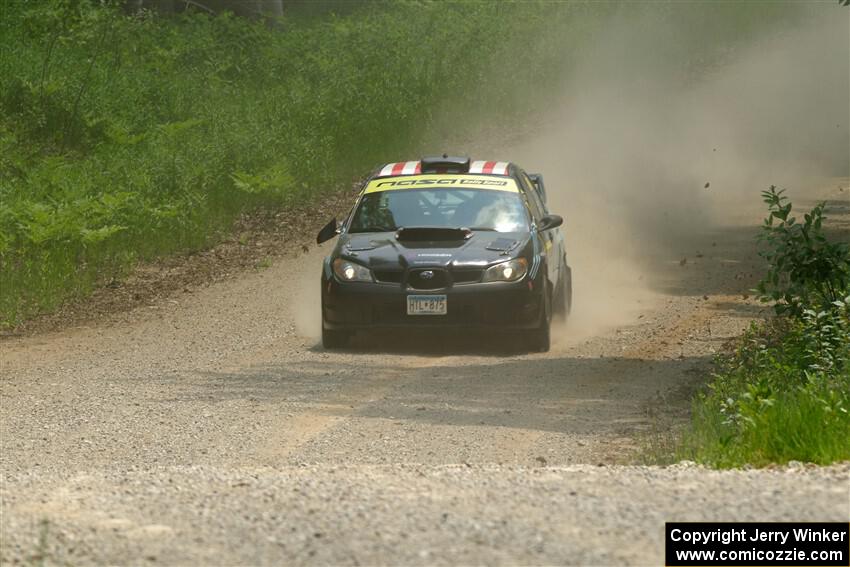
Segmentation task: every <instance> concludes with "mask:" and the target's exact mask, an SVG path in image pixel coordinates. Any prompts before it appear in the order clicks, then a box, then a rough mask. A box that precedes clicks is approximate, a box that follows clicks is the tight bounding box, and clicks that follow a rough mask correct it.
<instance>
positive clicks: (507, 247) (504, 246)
mask: <svg viewBox="0 0 850 567" xmlns="http://www.w3.org/2000/svg"><path fill="white" fill-rule="evenodd" d="M517 245H519V240H514V239H512V238H497V239H496V240H494V241H493V242H490V243H489V244H487V246H485V247H484V248H486V249H487V250H493V251H494V252H502V253H506V252H510V251H511V250H513V249H514V248H516V247H517Z"/></svg>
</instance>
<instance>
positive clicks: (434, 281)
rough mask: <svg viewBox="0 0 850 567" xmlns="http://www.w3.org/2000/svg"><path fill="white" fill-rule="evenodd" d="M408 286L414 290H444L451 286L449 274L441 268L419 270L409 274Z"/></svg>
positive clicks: (411, 271)
mask: <svg viewBox="0 0 850 567" xmlns="http://www.w3.org/2000/svg"><path fill="white" fill-rule="evenodd" d="M407 285H409V286H410V287H412V288H413V289H443V288H445V287H448V285H449V274H448V272H446V270H443V269H440V268H417V269H415V270H410V272H408V274H407Z"/></svg>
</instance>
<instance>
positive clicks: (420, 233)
mask: <svg viewBox="0 0 850 567" xmlns="http://www.w3.org/2000/svg"><path fill="white" fill-rule="evenodd" d="M472 234H473V233H472V231H471V230H469V229H468V228H443V227H430V226H423V227H411V228H400V229H398V232H396V233H395V237H396V240H398V241H399V242H452V241H458V240H460V241H463V240H467V239H468V238H471V237H472Z"/></svg>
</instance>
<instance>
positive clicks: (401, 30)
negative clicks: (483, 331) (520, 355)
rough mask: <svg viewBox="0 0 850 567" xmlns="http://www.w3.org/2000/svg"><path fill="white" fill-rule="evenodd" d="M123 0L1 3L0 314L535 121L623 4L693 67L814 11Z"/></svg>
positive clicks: (12, 318)
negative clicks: (271, 18)
mask: <svg viewBox="0 0 850 567" xmlns="http://www.w3.org/2000/svg"><path fill="white" fill-rule="evenodd" d="M114 1H115V2H117V3H116V4H114V5H112V4H110V2H105V3H104V2H100V1H93V0H49V1H45V2H26V1H24V0H11V1H7V2H6V3H5V4H4V9H3V17H2V18H0V40H2V45H3V49H2V50H0V328H3V327H7V328H8V327H14V326H15V324H16V323H18V322H20V321H23V320H26V319H28V318H31V317H32V316H34V315H37V314H39V313H43V312H49V311H52V310H53V309H55V308H56V307H57V306H58V305H59V304H61V303H62V302H64V301H66V300H68V299H73V298H77V297H84V296H86V295H87V294H88V293H90V292H91V291H92V290H93V288H94V287H95V286H97V285H102V284H105V283H110V282H112V281H115V280H120V279H121V278H122V277H124V276H125V275H126V274H127V273H128V271H129V270H131V269H132V267H133V266H134V265H136V264H137V263H138V262H139V261H143V260H148V259H152V258H155V257H160V256H164V255H169V254H182V253H189V252H192V251H196V250H199V249H203V248H206V247H208V246H210V245H212V244H214V243H215V242H217V241H218V240H219V239H220V238H221V237H222V236H223V235H224V234H226V233H227V232H228V231H229V230H231V227H232V226H233V221H234V219H235V218H237V217H238V216H239V215H240V214H242V213H244V212H246V211H251V210H255V209H257V208H267V209H271V210H280V209H284V210H285V209H286V208H287V207H288V206H290V205H292V204H300V205H304V204H305V203H309V202H310V200H311V199H319V198H321V194H322V193H323V192H325V191H328V190H331V189H335V188H338V187H340V186H344V185H345V184H346V183H349V182H351V180H353V179H355V178H357V177H359V176H362V175H363V173H364V172H366V171H368V170H369V169H370V168H372V167H374V166H376V165H377V164H379V163H382V162H386V161H392V160H397V159H407V158H409V156H411V155H417V154H419V153H426V152H435V151H442V150H443V149H446V148H444V144H445V142H446V140H458V141H460V142H462V141H463V140H470V139H473V137H474V136H476V135H477V134H480V132H481V128H482V127H483V128H484V131H487V132H490V133H495V135H497V136H498V135H500V134H499V133H500V132H504V133H509V134H510V135H514V136H515V135H516V134H517V133H521V134H527V133H528V132H530V131H532V130H533V122H529V121H528V119H529V118H533V117H535V116H537V115H539V112H540V109H541V108H544V107H545V106H546V104H547V96H548V97H550V98H552V99H554V98H555V97H559V96H560V95H561V94H562V93H563V92H564V89H565V88H567V89H569V88H575V85H573V86H572V87H571V86H570V85H569V72H570V69H571V68H572V67H573V66H574V65H575V64H576V63H577V62H579V61H581V60H582V57H583V56H584V54H585V52H586V50H587V49H589V48H591V46H592V45H593V42H594V38H595V37H597V33H598V32H599V31H600V30H601V28H602V27H603V26H604V25H606V23H608V22H610V21H611V20H612V18H613V17H615V16H618V15H619V16H620V17H622V18H625V19H626V20H628V21H632V20H633V19H634V20H635V21H644V22H645V21H646V20H647V17H649V18H650V19H652V20H653V21H654V20H659V21H662V22H663V21H666V22H667V23H672V24H673V25H670V26H666V27H665V26H660V27H661V28H664V29H668V30H670V33H671V34H673V35H671V36H670V37H669V38H668V39H669V41H670V42H674V43H676V44H677V45H680V46H681V50H682V53H684V54H685V55H684V56H683V57H682V58H681V59H682V65H683V66H684V68H683V69H682V72H683V74H684V75H686V76H687V77H691V78H692V77H694V76H696V75H698V74H699V73H700V72H707V71H708V72H710V70H711V68H712V67H713V66H716V65H720V64H723V62H724V61H726V60H727V59H728V58H729V56H730V53H731V51H730V46H734V45H735V43H736V42H737V41H746V40H747V39H748V38H750V37H752V35H753V34H754V33H755V32H757V31H759V30H763V29H765V28H767V27H769V26H771V25H772V24H773V23H775V22H779V21H782V20H784V19H787V18H789V17H797V16H798V15H799V12H800V10H799V9H798V8H796V7H794V6H792V5H790V4H782V5H779V4H777V5H770V6H763V5H754V6H746V7H741V6H720V7H718V6H714V5H710V4H705V5H693V6H691V5H688V6H687V8H684V7H680V6H678V5H677V4H676V3H669V4H664V5H651V6H650V5H640V4H634V3H624V4H619V3H616V2H611V3H599V2H570V3H557V2H502V3H490V2H429V1H425V0H422V1H413V0H411V1H399V2H381V1H365V0H358V1H355V0H351V1H349V2H345V3H337V4H341V5H344V8H345V9H343V10H341V14H334V13H329V12H327V11H325V10H324V9H317V8H315V6H318V5H319V4H321V5H325V4H327V5H333V4H334V2H325V3H319V4H311V3H301V4H299V3H294V2H293V3H291V4H287V5H288V6H289V5H291V6H293V7H297V6H299V5H301V6H302V8H304V7H305V6H306V7H308V8H309V9H306V8H305V9H293V10H289V11H288V12H286V13H285V15H284V17H283V18H282V19H281V20H279V21H276V22H274V23H273V25H269V22H260V21H251V20H248V19H245V18H240V17H237V16H233V15H231V14H228V13H221V14H217V15H210V14H208V13H206V12H204V11H198V10H193V9H192V8H191V5H192V4H191V3H186V4H185V6H186V9H187V11H186V12H184V13H182V14H172V15H168V16H163V15H155V14H153V13H151V12H140V13H137V14H134V15H128V14H127V13H126V12H125V11H123V10H122V9H120V8H121V5H123V3H122V2H119V1H118V0H114ZM180 4H181V5H183V3H180ZM175 5H176V4H175ZM623 12H626V13H625V14H624V13H623ZM706 16H710V17H706ZM701 70H702V71H701ZM565 85H566V86H565ZM488 126H489V128H487V127H488ZM479 145H480V144H479ZM449 149H450V148H449Z"/></svg>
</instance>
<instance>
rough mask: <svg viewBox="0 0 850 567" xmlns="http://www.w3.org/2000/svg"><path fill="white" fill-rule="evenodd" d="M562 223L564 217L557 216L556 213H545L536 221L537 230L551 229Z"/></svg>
mask: <svg viewBox="0 0 850 567" xmlns="http://www.w3.org/2000/svg"><path fill="white" fill-rule="evenodd" d="M562 224H564V219H563V218H562V217H559V216H558V215H546V216H545V217H543V218H542V219H540V222H539V223H537V230H539V231H540V232H543V231H544V230H552V229H553V228H558V227H559V226H561V225H562Z"/></svg>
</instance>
